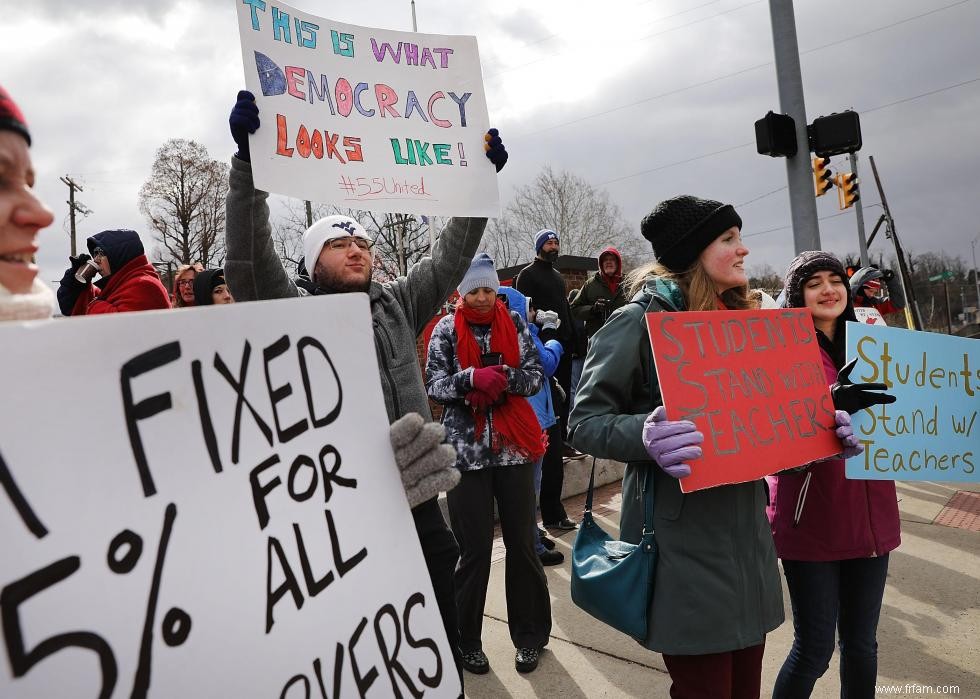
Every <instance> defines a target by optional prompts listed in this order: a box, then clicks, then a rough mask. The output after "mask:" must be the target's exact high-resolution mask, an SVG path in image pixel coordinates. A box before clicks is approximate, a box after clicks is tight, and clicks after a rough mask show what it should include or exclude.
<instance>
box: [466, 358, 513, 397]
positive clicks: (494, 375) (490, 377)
mask: <svg viewBox="0 0 980 699" xmlns="http://www.w3.org/2000/svg"><path fill="white" fill-rule="evenodd" d="M471 381H472V383H473V388H475V389H476V390H477V391H482V392H483V393H486V394H487V396H489V397H490V399H491V400H497V398H499V397H500V394H501V393H503V392H504V391H505V390H507V372H506V370H505V369H504V367H503V366H501V365H500V364H496V365H494V366H485V367H480V368H478V369H473V377H472V379H471Z"/></svg>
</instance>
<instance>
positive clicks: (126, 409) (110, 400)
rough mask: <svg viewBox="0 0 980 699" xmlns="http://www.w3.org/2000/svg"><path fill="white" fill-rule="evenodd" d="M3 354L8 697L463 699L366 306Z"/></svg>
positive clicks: (147, 325) (46, 333)
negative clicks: (391, 428) (391, 426)
mask: <svg viewBox="0 0 980 699" xmlns="http://www.w3.org/2000/svg"><path fill="white" fill-rule="evenodd" d="M0 344H2V346H3V347H7V348H16V350H15V351H12V352H9V353H7V354H6V355H5V357H4V361H3V362H2V363H0V384H2V385H3V386H4V391H5V392H4V395H5V396H8V399H7V400H4V401H0V531H2V532H3V537H2V538H0V559H2V560H3V568H2V572H0V607H2V617H3V626H2V639H0V646H2V647H0V696H4V697H67V696H85V697H123V696H154V697H287V698H288V697H310V696H316V697H319V696H329V697H331V698H333V697H350V696H365V695H367V696H397V695H399V694H400V695H404V696H408V695H413V696H421V694H422V693H423V692H424V693H425V695H426V696H430V695H431V696H444V697H456V696H459V693H460V691H461V689H460V686H459V679H458V677H457V674H456V670H455V666H454V664H453V657H452V653H451V651H450V648H449V646H448V643H447V641H446V637H445V633H444V631H443V626H442V620H441V617H440V615H439V609H438V607H437V604H436V600H435V597H434V596H433V592H432V587H431V583H430V582H429V578H428V575H427V573H426V568H425V563H424V560H423V558H422V555H421V550H420V547H419V543H418V538H417V537H416V534H415V527H414V525H413V522H412V517H411V513H410V511H409V508H408V503H407V501H406V499H405V495H404V491H403V489H402V485H401V479H400V477H399V474H398V470H397V468H396V466H395V464H394V457H393V454H392V451H391V446H390V442H389V439H388V420H387V416H386V413H385V408H384V403H383V397H382V395H381V386H380V381H379V378H378V366H377V360H376V358H375V352H374V344H373V339H372V329H371V315H370V310H369V308H368V300H367V296H364V295H353V294H345V295H342V296H331V297H315V298H307V299H300V300H297V299H290V300H284V301H268V302H259V303H249V304H238V305H232V306H208V307H206V308H201V309H190V310H187V311H181V312H180V313H174V312H172V311H159V312H146V313H127V314H118V315H112V316H94V317H87V318H78V319H76V318H69V319H65V320H59V321H45V322H40V323H31V324H13V323H5V324H0ZM14 396H16V399H14V398H13V397H14Z"/></svg>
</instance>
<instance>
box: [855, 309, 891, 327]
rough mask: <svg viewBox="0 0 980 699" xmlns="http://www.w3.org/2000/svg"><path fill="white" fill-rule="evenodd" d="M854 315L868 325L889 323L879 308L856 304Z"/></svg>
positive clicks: (860, 321)
mask: <svg viewBox="0 0 980 699" xmlns="http://www.w3.org/2000/svg"><path fill="white" fill-rule="evenodd" d="M854 315H855V317H856V318H857V322H859V323H864V324H866V325H888V323H886V322H885V319H884V317H882V315H881V313H880V312H879V311H878V309H877V308H871V307H869V306H855V307H854Z"/></svg>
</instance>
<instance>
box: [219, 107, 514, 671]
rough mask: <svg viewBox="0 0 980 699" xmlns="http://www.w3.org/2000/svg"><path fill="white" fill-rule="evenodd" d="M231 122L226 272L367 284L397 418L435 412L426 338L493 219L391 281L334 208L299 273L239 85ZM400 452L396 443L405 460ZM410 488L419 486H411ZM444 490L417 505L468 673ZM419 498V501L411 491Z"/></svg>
mask: <svg viewBox="0 0 980 699" xmlns="http://www.w3.org/2000/svg"><path fill="white" fill-rule="evenodd" d="M229 123H230V126H231V133H232V137H233V138H234V139H235V142H236V144H237V145H238V152H237V153H236V154H235V157H233V158H232V160H231V172H230V174H229V185H230V186H229V191H228V201H227V210H226V221H227V225H226V231H227V232H226V236H227V257H226V259H225V278H226V279H227V280H228V284H229V286H230V287H231V291H232V293H233V294H234V295H235V299H236V300H237V301H254V300H259V299H277V298H289V297H295V296H307V295H311V294H314V295H316V294H331V293H342V292H352V291H361V292H365V293H367V294H368V297H369V299H370V303H371V318H372V321H373V325H374V347H375V352H376V353H377V356H378V368H379V369H380V375H381V388H382V392H383V394H384V401H385V408H386V409H387V412H388V420H389V422H392V423H395V422H396V421H397V422H399V423H401V422H402V420H404V419H406V416H408V415H409V414H411V413H417V414H418V415H421V416H422V418H424V419H425V420H426V421H431V420H432V413H431V411H430V409H429V399H428V396H427V394H426V391H425V385H424V384H423V382H422V371H421V368H420V367H419V362H418V357H417V355H416V349H415V347H416V345H415V342H416V338H417V336H418V335H419V334H420V333H421V332H422V330H423V329H424V328H425V326H426V324H427V323H428V322H429V320H430V319H431V318H432V317H433V316H434V315H435V313H436V311H437V309H438V308H439V307H440V306H441V305H442V304H443V303H444V302H445V301H446V299H447V298H449V295H450V293H452V291H453V290H454V289H455V288H456V286H457V285H458V284H459V282H460V281H461V280H462V279H463V275H464V274H465V273H466V271H467V270H468V269H469V266H470V262H471V260H472V259H473V255H474V254H475V253H476V249H477V247H479V245H480V241H481V240H482V238H483V230H484V228H485V227H486V224H487V220H486V219H485V218H453V219H451V220H450V221H449V223H448V224H447V226H446V228H445V229H444V230H443V231H442V234H441V235H440V236H439V238H438V239H437V240H436V243H435V245H434V246H433V247H432V253H431V256H429V257H424V258H422V259H421V260H419V261H418V262H416V263H415V264H414V265H412V267H411V268H410V269H409V270H408V274H407V275H406V276H404V277H399V278H397V279H394V280H392V281H390V282H385V283H384V284H381V283H378V282H376V281H373V280H372V279H371V272H372V269H373V252H372V249H371V248H372V246H373V241H372V240H371V239H370V236H369V235H368V234H367V232H366V231H365V230H364V228H363V227H362V226H361V225H360V224H359V223H358V222H357V221H354V220H353V219H351V218H349V217H346V216H328V217H326V218H324V219H320V220H319V221H317V222H316V223H314V224H313V226H311V227H310V229H309V230H308V231H307V232H306V233H305V234H304V236H303V248H304V264H305V266H306V269H307V270H309V276H308V277H305V278H301V279H298V280H296V281H293V280H291V279H290V278H289V276H288V275H287V274H286V270H285V269H284V268H283V265H282V261H281V260H280V259H279V256H278V255H277V254H276V250H275V244H274V242H273V239H272V227H271V226H270V225H269V205H268V203H267V200H268V198H269V195H268V193H266V192H262V191H259V190H256V189H255V187H254V185H253V182H252V165H251V162H250V154H249V141H248V134H249V133H254V132H255V130H256V129H258V128H259V114H258V107H257V106H256V104H255V98H254V96H253V95H252V94H251V93H250V92H247V91H242V92H239V93H238V102H237V103H236V105H235V108H234V109H233V110H232V113H231V118H230V119H229ZM487 149H488V150H487V157H488V158H489V159H490V161H491V162H492V163H493V164H494V165H495V166H496V168H497V171H498V172H499V171H500V169H501V168H502V167H503V166H504V163H505V162H506V161H507V151H506V150H505V149H504V147H503V144H502V143H501V141H500V137H499V136H498V135H497V132H496V130H494V129H491V131H490V133H489V135H488V138H487ZM416 419H417V418H416ZM420 422H421V420H420ZM397 457H398V453H397V450H396V461H397ZM456 481H458V475H457V477H456ZM454 483H455V482H454ZM448 487H449V488H451V487H452V485H449V486H448ZM441 489H442V490H446V489H447V487H442V488H441ZM406 492H407V493H409V489H408V488H406ZM437 494H438V490H437V489H433V492H431V494H429V495H428V497H425V498H422V497H421V496H420V498H419V504H415V505H414V506H413V507H412V516H413V518H414V519H415V529H416V533H417V534H418V537H419V541H420V543H421V544H422V553H423V554H424V556H425V563H426V566H427V567H428V571H429V577H430V578H431V580H432V587H433V590H434V592H435V595H436V600H437V602H438V604H439V611H440V613H441V614H442V620H443V625H444V626H445V629H446V635H447V636H448V638H449V644H450V646H451V647H452V649H453V654H454V656H455V660H456V665H457V670H458V672H459V676H460V682H462V671H461V670H460V665H459V655H458V653H459V624H458V616H457V613H456V599H455V589H454V586H453V572H454V571H455V569H456V563H457V561H458V560H459V547H458V546H457V544H456V539H455V538H454V537H453V534H452V532H451V531H450V530H449V527H448V526H447V525H446V520H445V519H444V518H443V516H442V511H441V510H440V509H439V505H438V502H437V500H436V496H437ZM409 495H410V497H411V493H409ZM410 504H414V503H412V500H411V499H410Z"/></svg>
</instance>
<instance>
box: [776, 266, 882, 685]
mask: <svg viewBox="0 0 980 699" xmlns="http://www.w3.org/2000/svg"><path fill="white" fill-rule="evenodd" d="M783 292H784V294H785V297H786V305H787V306H789V307H792V308H800V307H806V308H808V309H810V312H811V313H812V315H813V325H814V327H815V328H816V331H817V339H818V341H819V343H820V354H821V356H822V358H823V366H824V371H825V373H826V377H827V383H828V384H833V383H834V381H835V380H836V379H837V377H838V372H839V371H840V369H841V368H842V367H843V366H844V363H845V356H844V348H845V344H844V323H845V321H847V320H854V319H855V317H854V308H853V306H852V305H851V300H850V294H849V288H848V285H847V273H846V272H845V271H844V266H843V265H842V264H841V262H840V261H839V260H838V259H837V258H836V257H834V256H833V255H831V254H830V253H826V252H804V253H802V254H800V255H799V256H798V257H797V258H796V259H795V260H793V262H792V263H791V264H790V266H789V270H788V271H787V273H786V282H785V287H784V289H783ZM846 375H847V372H846V371H845V372H843V374H841V379H842V381H841V383H844V384H846ZM883 387H884V386H883V385H877V386H876V385H873V384H865V385H863V386H855V385H851V387H850V388H852V389H858V390H859V391H863V397H862V398H860V399H859V400H858V401H857V404H854V405H852V407H850V408H848V412H852V413H853V412H855V411H856V410H857V409H860V408H862V407H869V406H870V405H871V404H875V403H883V402H892V401H894V398H893V397H892V396H888V395H885V394H880V393H867V391H866V390H864V389H869V388H883ZM836 390H839V389H836ZM837 398H838V397H837V396H835V405H839V403H838V400H836V399H837ZM850 439H851V440H853V442H852V443H850V444H848V443H847V442H845V446H846V447H848V449H847V450H846V451H845V453H844V454H843V456H844V457H848V456H853V455H856V454H858V453H860V451H861V449H860V447H858V446H857V438H856V437H851V438H850ZM769 483H770V489H771V496H770V503H771V505H770V507H769V509H768V514H769V521H770V523H771V525H772V534H773V539H774V540H775V543H776V553H777V555H778V556H779V558H780V559H781V560H782V562H783V573H784V574H785V576H786V584H787V587H788V588H789V594H790V600H791V601H792V605H793V629H794V635H795V637H794V640H793V647H792V648H791V649H790V652H789V656H788V657H787V658H786V661H785V662H784V663H783V667H782V669H781V670H780V671H779V676H778V677H777V678H776V684H775V687H774V688H773V698H774V699H781V698H789V697H791V698H792V699H800V698H801V697H802V698H805V697H809V696H810V693H811V691H812V690H813V685H814V684H815V683H816V681H817V679H819V678H820V677H821V676H822V675H823V673H824V672H825V671H826V670H827V667H828V666H829V664H830V659H831V657H832V656H833V654H834V636H835V631H837V630H839V632H840V653H841V658H840V678H841V687H842V694H841V696H846V697H850V698H851V699H857V698H859V697H868V698H869V699H870V698H871V697H873V696H874V690H875V678H876V675H877V671H878V655H877V652H878V644H877V640H876V633H877V629H878V615H879V613H880V611H881V600H882V597H883V595H884V591H885V576H886V575H887V572H888V552H889V551H891V550H892V549H894V548H896V547H897V546H898V545H899V543H900V534H899V522H898V500H897V497H896V493H895V483H894V481H873V480H848V479H847V478H846V477H845V476H844V459H843V458H839V457H838V458H834V459H829V460H826V461H821V462H818V463H814V464H810V465H809V466H808V467H807V468H805V469H800V470H794V471H789V472H784V473H781V474H779V475H778V476H775V477H771V478H770V479H769Z"/></svg>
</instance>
